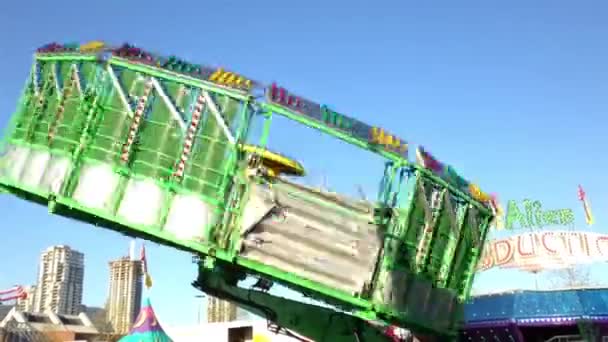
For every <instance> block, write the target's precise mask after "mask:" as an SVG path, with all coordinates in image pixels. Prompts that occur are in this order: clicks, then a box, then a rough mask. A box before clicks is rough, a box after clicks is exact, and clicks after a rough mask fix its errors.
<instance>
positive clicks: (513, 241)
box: [477, 231, 608, 272]
mask: <svg viewBox="0 0 608 342" xmlns="http://www.w3.org/2000/svg"><path fill="white" fill-rule="evenodd" d="M603 261H608V235H607V234H597V233H591V232H572V231H551V232H547V231H545V232H531V233H525V234H521V235H517V236H512V237H509V238H505V239H497V240H492V241H489V242H488V243H486V245H485V247H484V250H483V253H482V257H481V259H480V260H479V264H478V265H477V270H478V271H480V272H482V271H485V270H488V269H490V268H493V267H499V268H516V269H522V270H531V271H537V270H541V269H546V268H553V269H556V268H567V267H570V266H571V265H574V264H579V263H591V262H603Z"/></svg>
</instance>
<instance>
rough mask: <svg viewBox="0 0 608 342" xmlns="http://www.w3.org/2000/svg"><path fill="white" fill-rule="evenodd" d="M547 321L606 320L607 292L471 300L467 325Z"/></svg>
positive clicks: (542, 293) (522, 293)
mask: <svg viewBox="0 0 608 342" xmlns="http://www.w3.org/2000/svg"><path fill="white" fill-rule="evenodd" d="M546 318H571V319H579V318H604V319H606V318H608V289H577V290H563V291H518V292H512V293H502V294H496V295H484V296H478V297H474V298H473V299H472V300H471V302H469V303H467V305H466V306H465V320H466V322H467V323H476V322H487V321H520V320H529V319H546Z"/></svg>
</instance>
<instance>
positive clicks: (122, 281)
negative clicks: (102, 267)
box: [106, 256, 143, 334]
mask: <svg viewBox="0 0 608 342" xmlns="http://www.w3.org/2000/svg"><path fill="white" fill-rule="evenodd" d="M142 275H143V272H142V263H141V261H139V260H133V256H131V258H129V257H124V258H121V259H119V260H115V261H111V262H110V288H109V290H108V300H107V302H106V314H107V317H106V318H107V321H108V322H109V323H110V324H111V325H112V328H113V329H114V332H115V333H118V334H125V333H127V332H129V329H130V328H131V325H132V324H133V322H134V321H135V318H136V317H137V314H138V313H139V310H140V308H141V295H142V290H143V288H142V286H143V284H142Z"/></svg>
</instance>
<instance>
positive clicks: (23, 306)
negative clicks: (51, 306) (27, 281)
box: [15, 285, 36, 312]
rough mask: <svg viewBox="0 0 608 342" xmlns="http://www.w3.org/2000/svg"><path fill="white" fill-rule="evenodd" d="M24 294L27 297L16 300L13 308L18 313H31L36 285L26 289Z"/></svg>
mask: <svg viewBox="0 0 608 342" xmlns="http://www.w3.org/2000/svg"><path fill="white" fill-rule="evenodd" d="M25 293H27V297H26V298H19V299H17V303H16V304H15V306H16V307H17V310H19V311H27V312H32V311H34V304H35V300H36V285H31V286H28V287H26V288H25Z"/></svg>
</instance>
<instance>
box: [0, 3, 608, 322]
mask: <svg viewBox="0 0 608 342" xmlns="http://www.w3.org/2000/svg"><path fill="white" fill-rule="evenodd" d="M431 3H433V4H431ZM606 18H608V3H607V2H605V1H600V0H598V1H565V0H547V1H534V2H531V1H527V0H511V1H504V2H497V1H464V0H463V1H458V2H454V1H436V2H430V1H426V2H422V1H403V0H400V1H393V2H389V1H374V3H373V5H372V3H371V2H362V1H343V0H334V1H316V0H311V1H305V2H304V1H284V2H280V1H272V2H268V1H215V2H208V1H191V0H182V1H179V2H175V1H174V2H167V1H163V2H160V1H147V2H135V1H117V0H106V1H89V2H82V1H67V0H56V1H37V2H34V1H28V0H22V1H4V2H2V4H0V42H1V43H2V46H1V47H0V61H2V63H1V64H0V74H1V75H2V80H0V126H4V125H5V124H6V122H7V120H8V117H9V115H10V114H11V113H12V111H13V110H14V109H15V106H16V102H17V99H18V97H19V94H20V92H21V91H22V87H23V85H24V81H25V79H26V76H27V75H28V72H29V68H30V65H31V61H32V52H33V51H34V49H35V48H37V47H39V46H41V45H43V44H45V43H48V42H51V41H59V42H68V41H79V42H85V41H89V40H94V39H99V40H108V41H111V42H116V43H121V42H124V41H129V42H134V43H136V44H138V45H140V46H141V47H144V48H147V49H149V50H152V51H158V52H162V53H166V54H175V55H177V56H180V57H183V58H185V59H187V60H191V61H193V62H200V63H207V64H211V65H215V66H219V65H223V66H226V67H229V68H230V69H233V70H235V71H238V72H240V73H242V74H245V75H248V76H249V77H252V78H255V79H257V80H260V81H263V82H268V83H270V82H272V81H275V80H276V81H279V82H280V83H281V84H282V85H284V86H286V87H287V88H289V89H291V90H293V91H295V92H297V93H299V94H301V95H304V96H306V97H309V98H311V99H314V100H317V101H319V102H321V103H327V104H330V105H332V106H333V107H334V108H335V109H336V110H338V111H340V112H342V113H345V114H348V115H352V116H355V117H357V118H359V119H361V120H363V121H366V122H369V123H372V124H381V125H383V126H385V127H386V128H388V129H389V130H391V131H393V132H395V133H397V134H398V135H400V136H401V137H403V138H405V139H406V140H409V141H411V142H414V143H416V144H423V145H425V146H426V147H428V148H429V149H430V150H431V151H432V152H433V153H434V154H435V155H436V156H437V157H438V158H439V159H441V160H443V161H445V162H447V163H449V164H452V165H453V166H454V167H456V168H457V169H458V170H460V171H461V173H462V174H463V175H464V176H465V177H467V178H469V179H472V180H475V181H477V182H478V183H479V184H480V185H481V186H482V187H483V188H485V189H487V190H488V191H491V192H497V193H498V194H499V195H500V197H501V198H502V199H503V200H508V199H515V200H521V199H523V198H533V199H538V200H541V201H542V202H543V206H544V207H546V208H554V209H560V208H573V209H574V210H575V212H576V213H577V215H578V216H577V223H578V224H577V227H578V228H580V229H586V230H593V231H596V232H597V231H599V232H604V233H608V227H607V225H608V218H607V211H608V210H607V209H608V195H607V194H608V191H607V190H608V189H607V185H606V184H607V183H606V179H605V177H606V170H607V169H608V157H607V155H606V152H605V149H606V147H608V136H607V135H606V130H607V129H608V116H607V112H608V97H607V94H608V62H607V61H608V45H607V44H606V37H608V21H607V20H606ZM285 127H287V128H286V130H284V131H281V132H279V131H278V130H275V132H274V135H273V136H272V138H271V139H272V140H271V145H272V146H273V147H275V148H277V147H278V148H280V149H281V150H282V151H284V152H287V153H289V154H290V155H295V156H297V157H298V158H300V159H302V160H303V161H304V163H305V165H306V166H307V167H309V170H310V173H311V178H310V179H309V180H310V181H313V182H317V183H319V182H320V179H321V177H322V176H325V178H327V183H328V184H329V186H331V187H335V188H337V189H339V190H343V191H346V192H351V193H354V192H355V187H354V186H355V184H362V185H363V187H364V188H365V189H366V191H367V192H368V193H370V194H371V193H373V191H374V190H375V188H374V187H375V184H376V183H377V181H378V180H379V178H378V177H379V174H380V169H379V164H378V163H376V162H374V163H372V162H371V161H372V159H373V158H371V157H367V156H365V155H364V154H362V153H360V152H355V150H354V149H353V148H350V147H347V146H345V145H344V144H341V143H334V144H330V143H329V140H328V139H326V138H324V137H320V136H319V134H312V133H310V132H307V133H302V132H303V130H302V129H301V128H293V127H292V126H289V125H285ZM296 133H298V134H296ZM300 133H302V136H303V137H306V138H308V139H309V140H302V139H303V138H301V139H300V138H298V137H299V136H300ZM328 146H330V147H331V148H329V147H328ZM330 151H335V152H336V153H330ZM320 152H322V153H320ZM372 166H373V167H372ZM344 171H347V172H344ZM340 172H342V173H340ZM602 177H604V178H602ZM579 183H581V184H583V185H584V186H585V188H586V190H587V194H588V197H589V198H590V200H591V203H592V208H593V211H594V213H595V216H596V222H597V223H596V225H595V226H594V227H592V228H588V227H586V226H585V225H584V223H583V219H582V210H581V206H580V204H579V202H578V200H577V197H576V186H577V184H579ZM0 217H1V221H0V229H1V232H2V244H1V246H2V247H1V248H0V260H1V263H0V264H1V265H2V267H0V288H6V287H9V286H11V285H13V284H16V283H19V284H30V283H33V282H34V281H35V277H36V271H37V261H38V256H39V253H40V252H41V251H42V250H43V249H45V248H46V247H47V246H50V245H53V244H59V243H64V244H69V245H71V246H73V247H74V248H76V249H78V250H80V251H82V252H84V253H85V254H86V255H85V258H86V276H85V295H84V301H85V303H86V304H88V305H98V306H101V305H102V304H103V302H104V300H105V296H106V290H107V281H108V266H107V262H108V260H110V259H112V258H116V257H119V256H122V255H125V254H126V253H127V251H128V244H129V239H128V238H126V237H124V236H121V235H119V234H118V233H114V232H111V231H104V230H101V229H97V228H93V227H92V226H89V225H85V224H81V223H75V222H72V221H69V220H66V219H63V218H60V217H56V216H50V215H49V214H47V211H46V209H45V208H43V207H37V206H34V205H32V204H29V203H26V202H23V201H19V200H17V199H15V198H12V197H8V196H0ZM148 258H149V264H150V269H151V272H152V276H153V278H154V280H155V286H154V288H153V290H152V291H153V293H152V300H153V303H154V305H155V307H156V311H157V312H158V314H159V316H160V317H161V319H162V320H163V321H165V322H166V323H167V324H178V323H194V322H195V321H196V318H197V315H196V313H197V308H198V302H197V299H195V298H194V296H195V295H197V291H196V290H194V289H193V288H192V287H191V286H190V283H191V281H192V280H194V278H195V276H196V269H195V267H194V265H192V264H191V262H190V256H189V255H188V254H185V253H181V252H177V251H174V250H171V249H169V248H165V247H160V246H155V245H152V244H149V246H148ZM594 272H595V275H596V277H597V278H598V279H600V280H606V279H605V276H604V279H601V278H602V277H601V274H600V273H603V274H607V273H608V272H606V271H605V270H604V271H603V272H599V271H597V268H596V270H595V271H594ZM479 280H480V283H479V284H478V287H481V288H483V289H486V290H491V289H494V288H497V287H499V288H503V287H504V288H507V287H510V288H513V287H530V286H531V285H530V284H531V280H530V277H529V276H526V275H521V274H513V272H504V271H503V272H491V273H487V274H483V275H482V277H480V278H479Z"/></svg>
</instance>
